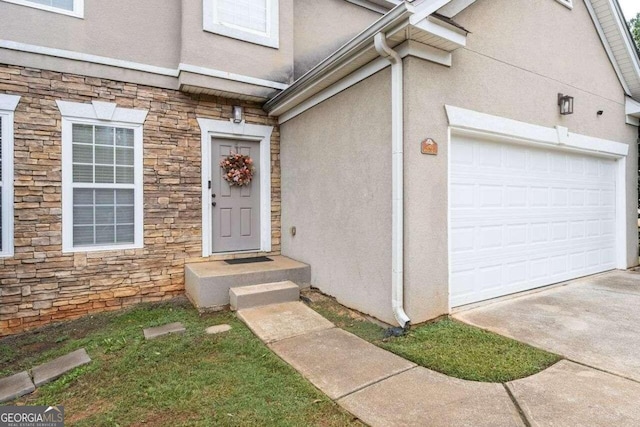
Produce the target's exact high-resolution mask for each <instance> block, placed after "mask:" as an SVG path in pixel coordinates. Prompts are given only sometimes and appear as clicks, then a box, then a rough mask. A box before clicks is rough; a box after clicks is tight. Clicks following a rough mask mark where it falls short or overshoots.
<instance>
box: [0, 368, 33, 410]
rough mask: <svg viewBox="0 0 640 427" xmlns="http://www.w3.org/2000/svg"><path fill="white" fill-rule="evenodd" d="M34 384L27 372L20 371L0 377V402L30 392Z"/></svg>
mask: <svg viewBox="0 0 640 427" xmlns="http://www.w3.org/2000/svg"><path fill="white" fill-rule="evenodd" d="M35 389H36V388H35V386H34V385H33V382H32V381H31V377H30V376H29V374H28V373H27V372H20V373H18V374H15V375H11V376H10V377H5V378H1V379H0V403H2V402H8V401H9V400H13V399H17V398H18V397H20V396H24V395H25V394H29V393H32V392H33V391H34V390H35Z"/></svg>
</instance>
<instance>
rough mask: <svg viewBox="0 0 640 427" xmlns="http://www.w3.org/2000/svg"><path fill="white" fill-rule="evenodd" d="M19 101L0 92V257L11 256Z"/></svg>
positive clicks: (15, 97) (18, 98) (16, 97)
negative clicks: (0, 169) (14, 153)
mask: <svg viewBox="0 0 640 427" xmlns="http://www.w3.org/2000/svg"><path fill="white" fill-rule="evenodd" d="M18 102H20V97H19V96H15V95H5V94H0V121H2V176H0V181H1V182H2V235H1V236H0V239H1V240H2V250H1V251H0V257H3V258H4V257H10V256H13V215H14V211H13V179H14V177H13V144H14V136H13V120H14V112H15V110H16V107H17V106H18Z"/></svg>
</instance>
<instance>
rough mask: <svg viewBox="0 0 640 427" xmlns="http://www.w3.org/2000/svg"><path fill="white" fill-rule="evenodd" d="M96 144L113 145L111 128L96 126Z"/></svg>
mask: <svg viewBox="0 0 640 427" xmlns="http://www.w3.org/2000/svg"><path fill="white" fill-rule="evenodd" d="M96 144H100V145H113V128H108V127H105V126H96Z"/></svg>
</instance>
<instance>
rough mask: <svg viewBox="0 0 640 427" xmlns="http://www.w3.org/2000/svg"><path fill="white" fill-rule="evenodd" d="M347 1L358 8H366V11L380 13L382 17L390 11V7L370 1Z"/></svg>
mask: <svg viewBox="0 0 640 427" xmlns="http://www.w3.org/2000/svg"><path fill="white" fill-rule="evenodd" d="M346 1H347V2H349V3H351V4H355V5H356V6H360V7H364V8H365V9H369V10H371V11H373V12H377V13H380V14H382V15H384V14H385V13H387V12H388V11H389V9H390V7H385V6H381V5H379V4H376V3H373V2H370V1H368V0H346Z"/></svg>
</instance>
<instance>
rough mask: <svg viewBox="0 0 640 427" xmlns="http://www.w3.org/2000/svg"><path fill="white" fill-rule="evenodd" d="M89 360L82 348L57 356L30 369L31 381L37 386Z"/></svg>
mask: <svg viewBox="0 0 640 427" xmlns="http://www.w3.org/2000/svg"><path fill="white" fill-rule="evenodd" d="M89 362H91V358H90V357H89V355H88V354H87V352H86V350H85V349H84V348H81V349H79V350H76V351H74V352H71V353H69V354H66V355H64V356H61V357H58V358H57V359H54V360H52V361H50V362H47V363H44V364H42V365H40V366H36V367H35V368H33V369H32V370H31V375H33V383H34V384H35V385H36V386H37V387H39V386H41V385H42V384H46V383H48V382H50V381H53V380H55V379H56V378H59V377H61V376H62V375H64V374H66V373H67V372H69V371H71V370H73V369H75V368H77V367H79V366H82V365H86V364H87V363H89Z"/></svg>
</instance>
